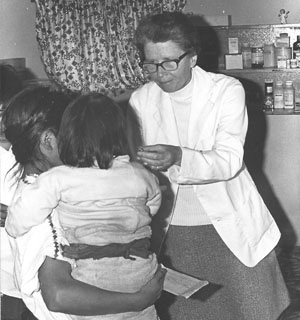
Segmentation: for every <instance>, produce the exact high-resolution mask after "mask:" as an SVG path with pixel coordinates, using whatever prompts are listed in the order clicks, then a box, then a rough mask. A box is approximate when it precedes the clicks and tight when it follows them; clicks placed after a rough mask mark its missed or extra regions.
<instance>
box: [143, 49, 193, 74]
mask: <svg viewBox="0 0 300 320" xmlns="http://www.w3.org/2000/svg"><path fill="white" fill-rule="evenodd" d="M189 53H190V51H188V52H185V53H184V54H182V55H181V56H179V57H178V58H177V59H172V60H166V61H162V62H160V63H153V62H140V64H139V65H140V67H141V68H142V69H143V70H144V71H145V72H146V73H154V72H157V70H158V67H162V68H163V69H164V70H166V71H175V70H177V69H178V65H179V62H180V61H181V60H182V59H183V58H184V57H185V56H187V55H188V54H189Z"/></svg>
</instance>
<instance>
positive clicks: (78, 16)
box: [36, 0, 186, 95]
mask: <svg viewBox="0 0 300 320" xmlns="http://www.w3.org/2000/svg"><path fill="white" fill-rule="evenodd" d="M185 4H186V0H36V5H37V11H36V35H37V41H38V44H39V48H40V53H41V59H42V62H43V63H44V67H45V71H46V73H47V75H48V77H49V78H50V80H52V81H53V82H54V83H56V84H58V85H59V86H61V87H62V88H65V89H69V90H72V91H80V92H89V91H97V92H101V93H105V94H109V95H118V94H120V93H122V92H124V91H125V90H126V89H133V88H136V87H138V86H139V85H140V84H142V83H143V82H144V81H145V78H144V76H143V74H142V72H141V70H140V67H139V66H138V62H139V58H138V53H137V50H136V48H135V46H134V43H133V36H134V30H135V28H136V26H137V23H138V21H139V20H140V19H141V18H142V17H143V16H145V15H147V14H149V13H160V12H162V11H181V10H183V8H184V6H185Z"/></svg>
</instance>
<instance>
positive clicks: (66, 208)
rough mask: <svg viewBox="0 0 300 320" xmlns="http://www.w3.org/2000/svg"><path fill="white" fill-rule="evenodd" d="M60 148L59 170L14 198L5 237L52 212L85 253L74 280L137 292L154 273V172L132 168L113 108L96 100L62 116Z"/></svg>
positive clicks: (147, 315)
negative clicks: (152, 245) (152, 230)
mask: <svg viewBox="0 0 300 320" xmlns="http://www.w3.org/2000/svg"><path fill="white" fill-rule="evenodd" d="M58 148H59V154H60V158H61V160H62V162H63V163H64V165H62V166H57V167H55V168H52V169H50V170H49V171H47V172H44V173H42V174H41V175H40V176H38V177H37V178H36V180H35V181H34V182H33V183H32V184H28V185H26V186H24V188H23V189H21V190H20V192H18V193H17V194H16V195H15V197H14V199H13V203H12V205H11V207H10V209H9V214H8V217H7V223H6V229H7V231H8V233H9V234H10V235H12V236H13V237H20V236H22V235H23V234H25V233H27V232H28V231H29V230H30V229H31V228H32V227H34V226H36V225H38V224H40V223H42V222H43V221H44V220H45V219H46V218H47V216H49V214H50V213H51V212H52V210H53V209H54V208H56V211H57V213H58V217H59V221H60V224H61V225H62V227H63V229H64V232H65V235H66V238H67V240H68V241H69V242H70V243H73V244H75V246H76V244H78V246H79V247H80V248H81V249H82V250H83V251H84V252H85V253H86V255H85V258H84V259H80V260H77V262H76V264H77V266H76V267H75V268H74V269H73V271H72V276H73V277H74V278H75V279H77V280H80V281H82V282H86V283H89V284H91V285H94V286H97V287H101V288H102V289H104V290H110V291H118V292H124V293H132V292H136V291H138V290H139V289H140V288H141V287H142V286H144V285H145V284H146V283H147V282H148V281H149V280H150V279H151V278H153V276H154V274H155V272H156V271H157V268H158V264H157V260H156V256H155V254H153V253H151V252H150V236H151V228H150V222H151V216H152V215H154V214H155V213H156V212H157V211H158V209H159V206H160V201H161V192H160V188H159V185H158V182H157V179H156V177H155V176H154V175H153V174H152V173H150V172H149V171H148V170H147V169H145V168H143V166H142V165H140V164H138V163H134V162H130V159H129V156H128V143H127V139H126V128H125V120H124V117H123V114H122V111H121V110H120V108H119V106H118V105H116V104H115V103H114V102H113V101H112V100H111V99H109V98H107V97H105V96H103V95H101V94H88V95H83V96H80V97H79V98H77V99H76V100H75V101H74V102H72V103H71V104H70V105H69V106H68V107H67V109H66V111H65V113H64V115H63V118H62V122H61V126H60V131H59V135H58ZM20 217H22V219H20ZM69 255H70V252H69ZM42 290H43V288H42ZM116 308H117V306H116ZM129 310H130V309H129ZM75 318H76V319H80V318H81V317H80V316H75ZM96 318H97V319H98V318H99V319H139V320H143V319H145V320H146V319H147V320H152V319H157V315H156V311H155V307H154V306H153V305H152V306H150V307H148V308H146V309H144V310H142V311H137V312H133V311H131V312H126V313H118V314H114V315H103V316H96V317H95V316H94V317H93V319H96Z"/></svg>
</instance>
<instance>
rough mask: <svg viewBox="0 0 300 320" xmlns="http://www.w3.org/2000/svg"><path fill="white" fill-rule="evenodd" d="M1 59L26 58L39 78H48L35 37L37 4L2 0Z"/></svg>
mask: <svg viewBox="0 0 300 320" xmlns="http://www.w3.org/2000/svg"><path fill="white" fill-rule="evenodd" d="M0 39H1V41H0V59H10V58H25V59H26V67H27V68H28V70H29V71H30V72H31V73H32V74H33V76H35V77H37V78H46V77H47V76H46V74H45V72H44V68H43V64H42V62H41V59H40V55H39V51H38V46H37V42H36V38H35V4H34V3H33V2H31V1H30V0H0Z"/></svg>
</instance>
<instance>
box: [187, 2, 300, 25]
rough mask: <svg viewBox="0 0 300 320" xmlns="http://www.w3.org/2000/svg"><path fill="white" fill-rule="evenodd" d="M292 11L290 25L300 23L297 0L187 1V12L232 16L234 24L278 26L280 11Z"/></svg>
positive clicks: (299, 7) (299, 4) (289, 19)
mask: <svg viewBox="0 0 300 320" xmlns="http://www.w3.org/2000/svg"><path fill="white" fill-rule="evenodd" d="M282 8H283V9H285V10H286V11H290V13H289V15H288V23H299V22H300V1H295V0H284V1H282V0H248V1H247V0H187V6H186V8H185V12H194V13H196V14H201V15H208V16H214V15H231V17H232V24H235V25H243V24H247V25H248V24H277V23H280V21H279V18H278V14H279V10H280V9H282Z"/></svg>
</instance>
